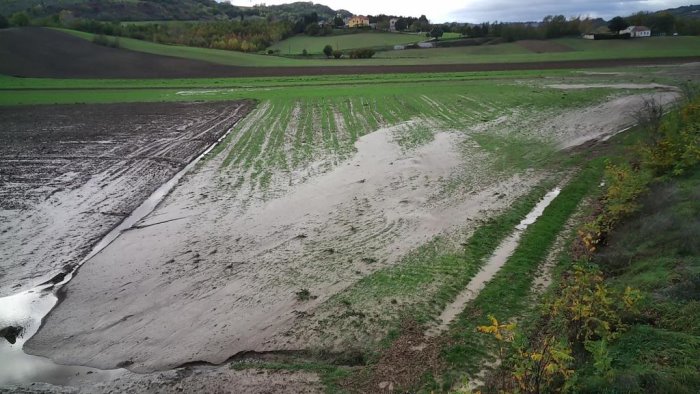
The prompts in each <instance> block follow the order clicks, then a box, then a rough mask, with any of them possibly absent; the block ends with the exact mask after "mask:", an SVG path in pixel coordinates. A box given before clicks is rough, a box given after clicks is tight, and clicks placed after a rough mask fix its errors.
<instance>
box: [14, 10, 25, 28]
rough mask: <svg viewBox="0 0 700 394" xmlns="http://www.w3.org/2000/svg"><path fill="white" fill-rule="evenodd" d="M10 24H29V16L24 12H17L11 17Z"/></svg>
mask: <svg viewBox="0 0 700 394" xmlns="http://www.w3.org/2000/svg"><path fill="white" fill-rule="evenodd" d="M10 24H11V25H12V26H17V27H22V26H29V17H28V16H27V14H25V13H24V12H16V13H14V14H12V16H11V17H10Z"/></svg>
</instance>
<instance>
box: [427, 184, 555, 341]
mask: <svg viewBox="0 0 700 394" xmlns="http://www.w3.org/2000/svg"><path fill="white" fill-rule="evenodd" d="M560 192H561V189H560V188H555V189H553V190H551V191H550V192H549V193H547V194H545V196H544V197H543V198H542V200H540V201H539V202H538V203H537V205H535V207H534V208H533V209H532V211H530V213H528V214H527V216H525V218H524V219H523V220H522V221H521V222H520V223H519V224H518V225H517V226H515V231H513V233H512V234H511V235H510V236H509V237H508V238H506V239H505V240H503V242H501V244H500V245H498V248H496V250H495V251H494V252H493V254H492V255H491V257H490V258H489V260H488V261H487V262H486V264H484V266H483V267H481V270H480V271H479V272H478V273H477V274H476V275H475V276H474V277H473V278H472V280H471V281H470V282H469V284H468V285H467V287H466V288H465V289H464V290H462V292H461V293H459V294H458V295H457V298H455V300H454V301H453V302H452V303H451V304H449V305H447V307H445V309H444V310H443V311H442V314H441V315H440V319H439V324H438V325H437V326H435V327H433V328H431V329H429V330H428V331H427V332H426V334H425V335H426V336H428V337H434V336H437V335H438V334H440V333H441V332H443V331H445V330H446V329H447V327H448V326H449V325H450V323H451V322H452V321H453V320H454V318H455V317H457V315H458V314H460V313H461V312H462V311H463V310H464V307H465V306H466V305H467V303H468V302H469V301H471V300H473V299H474V298H476V296H477V295H478V294H479V292H481V290H483V288H484V287H486V284H487V283H488V282H489V281H490V280H491V279H493V277H494V276H495V275H496V273H498V271H499V270H500V269H501V267H503V265H504V264H505V263H506V261H508V258H509V257H510V256H511V255H512V254H513V252H514V251H515V248H517V247H518V244H519V243H520V237H521V236H522V234H523V232H524V231H525V229H527V227H528V226H530V225H531V224H533V223H535V221H537V218H539V217H540V216H542V213H543V212H544V210H545V208H547V206H549V204H550V203H551V202H552V201H553V200H554V199H555V198H556V197H557V196H558V195H559V193H560Z"/></svg>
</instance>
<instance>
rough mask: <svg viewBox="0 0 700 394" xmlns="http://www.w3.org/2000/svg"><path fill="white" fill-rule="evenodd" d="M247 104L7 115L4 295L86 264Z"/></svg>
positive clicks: (65, 108)
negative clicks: (89, 254) (101, 241)
mask: <svg viewBox="0 0 700 394" xmlns="http://www.w3.org/2000/svg"><path fill="white" fill-rule="evenodd" d="M250 108H252V103H250V102H218V103H169V104H110V105H60V106H33V107H3V108H0V140H1V141H2V145H0V245H2V248H0V296H6V295H10V294H15V293H19V292H20V291H22V290H25V289H28V288H30V287H32V286H34V285H37V284H38V283H41V282H42V281H46V280H49V279H50V278H51V277H52V276H54V275H56V274H59V273H61V272H68V271H70V269H71V267H72V266H73V265H75V264H76V263H78V261H79V260H80V258H81V257H83V256H85V255H86V254H87V252H88V251H89V249H90V247H91V246H92V245H93V244H94V243H96V242H97V241H98V240H99V239H100V238H101V237H102V236H103V235H104V234H105V233H106V232H108V231H109V230H110V229H111V228H112V227H114V226H115V225H116V224H117V223H119V222H120V221H121V220H122V219H124V218H125V217H126V216H128V215H129V214H130V213H131V212H132V211H133V210H134V209H135V208H136V207H137V206H138V205H139V204H140V203H141V202H142V201H143V200H145V199H146V198H147V197H148V196H149V195H150V194H151V193H152V192H153V191H154V190H155V189H156V188H158V187H159V186H160V185H161V184H163V183H164V182H165V181H167V180H168V179H169V178H170V177H172V176H173V175H174V174H175V173H176V172H177V171H179V170H180V169H181V168H183V167H184V166H185V165H186V164H187V163H188V162H189V161H191V160H192V159H193V158H194V157H195V156H196V155H198V154H199V153H201V152H202V151H203V150H204V149H205V148H206V147H208V146H209V145H211V144H212V143H213V142H214V141H216V140H217V139H218V138H219V137H220V136H221V135H222V134H223V133H225V132H226V131H227V130H228V129H229V128H230V127H232V126H233V125H234V124H235V123H236V122H237V121H238V120H239V119H240V118H242V117H244V116H245V115H246V114H247V113H248V111H249V110H250Z"/></svg>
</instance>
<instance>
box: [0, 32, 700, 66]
mask: <svg viewBox="0 0 700 394" xmlns="http://www.w3.org/2000/svg"><path fill="white" fill-rule="evenodd" d="M0 59H2V61H1V62H0V74H5V75H12V76H18V77H39V78H110V79H111V78H142V79H148V78H207V77H211V78H221V77H266V76H308V75H342V74H385V73H424V72H460V71H508V70H553V69H582V68H601V67H618V66H637V65H656V64H678V63H689V62H699V61H700V56H692V57H673V58H639V59H606V60H574V61H548V62H523V63H479V64H421V65H394V66H331V67H320V66H313V67H236V66H226V65H221V64H213V63H208V62H204V61H198V60H191V59H184V58H177V57H169V56H161V55H153V54H149V53H143V52H135V51H129V50H125V49H116V48H108V47H103V46H99V45H95V44H93V43H91V42H90V41H87V40H84V39H82V38H78V37H75V36H72V35H70V34H67V33H63V32H60V31H56V30H53V29H45V28H21V29H3V30H0Z"/></svg>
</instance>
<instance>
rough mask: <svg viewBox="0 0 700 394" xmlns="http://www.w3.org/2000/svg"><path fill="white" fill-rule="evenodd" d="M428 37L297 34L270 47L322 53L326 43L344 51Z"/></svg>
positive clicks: (285, 52) (287, 51) (289, 52)
mask: <svg viewBox="0 0 700 394" xmlns="http://www.w3.org/2000/svg"><path fill="white" fill-rule="evenodd" d="M426 39H427V38H426V37H425V36H424V35H417V34H404V33H386V32H370V33H354V34H353V33H350V34H340V35H331V36H325V37H310V36H307V35H297V36H294V37H291V38H288V39H286V40H282V41H280V42H278V43H276V44H274V45H272V46H271V47H270V48H269V49H272V50H276V51H280V54H282V55H299V54H301V53H302V51H303V50H305V49H306V51H307V52H308V53H309V54H321V53H323V47H325V46H326V45H330V46H332V47H333V49H337V50H341V51H344V50H348V49H356V48H375V47H385V48H386V47H388V48H392V47H393V46H394V45H401V44H413V43H418V42H421V41H425V40H426Z"/></svg>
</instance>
